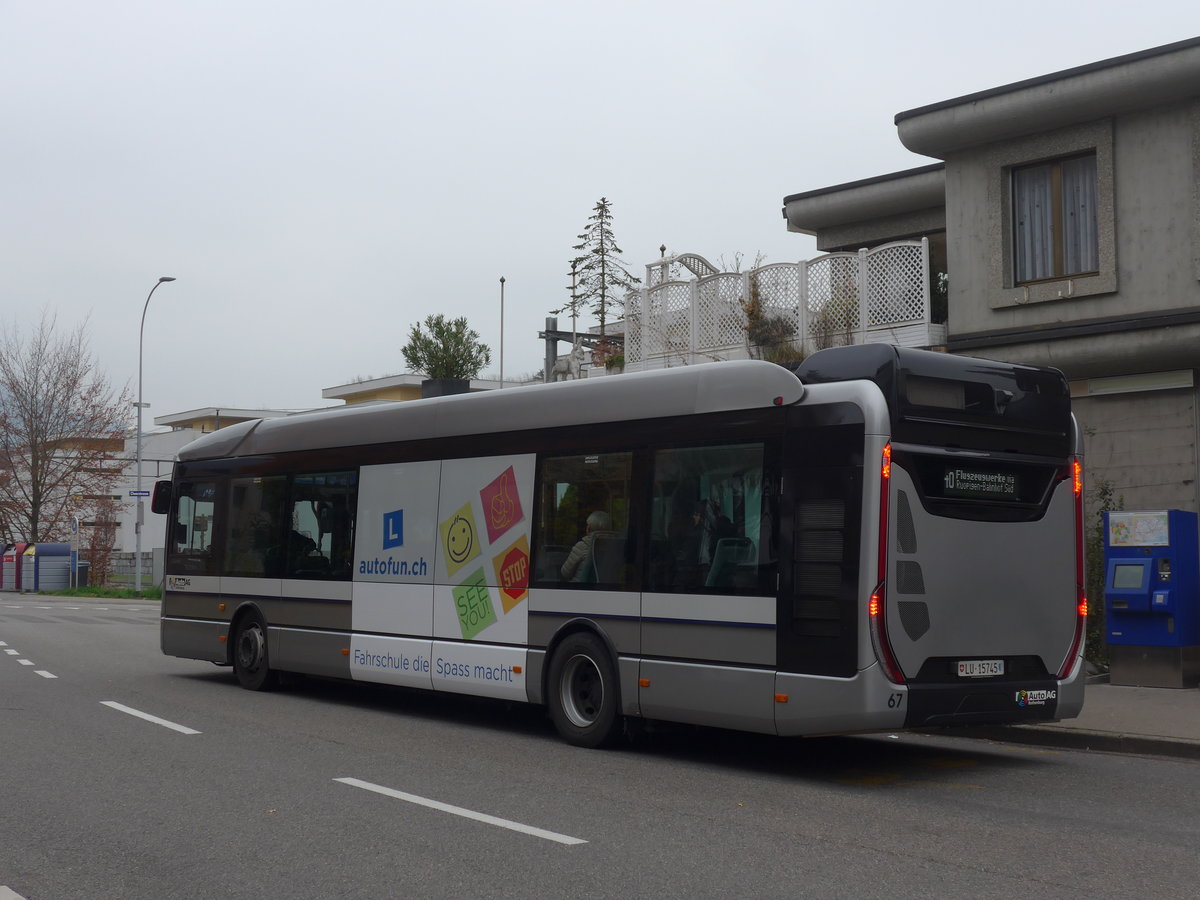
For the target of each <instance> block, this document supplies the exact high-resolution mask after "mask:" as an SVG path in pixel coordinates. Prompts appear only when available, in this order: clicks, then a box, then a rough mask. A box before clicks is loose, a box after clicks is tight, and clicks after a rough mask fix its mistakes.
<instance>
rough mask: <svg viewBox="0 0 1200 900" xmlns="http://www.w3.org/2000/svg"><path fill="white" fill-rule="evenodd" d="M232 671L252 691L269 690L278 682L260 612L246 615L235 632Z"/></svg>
mask: <svg viewBox="0 0 1200 900" xmlns="http://www.w3.org/2000/svg"><path fill="white" fill-rule="evenodd" d="M233 671H234V673H235V674H236V675H237V680H238V684H240V685H241V686H242V687H244V688H246V689H247V690H251V691H269V690H271V689H272V688H274V687H275V686H276V685H277V684H279V673H278V672H275V671H272V669H271V667H270V665H268V656H267V625H266V622H264V621H263V619H262V616H261V615H259V614H258V613H250V614H249V615H246V616H243V617H242V618H241V619H240V620H239V621H238V624H237V629H236V630H235V632H234V636H233Z"/></svg>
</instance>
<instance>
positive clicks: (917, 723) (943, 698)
mask: <svg viewBox="0 0 1200 900" xmlns="http://www.w3.org/2000/svg"><path fill="white" fill-rule="evenodd" d="M1084 682H1085V676H1084V667H1083V665H1082V664H1077V665H1076V666H1075V667H1074V670H1073V672H1072V674H1071V676H1070V677H1068V678H1066V679H1064V680H1061V681H1060V680H1058V679H1055V678H1048V679H1036V680H1028V679H1022V680H1020V681H985V680H979V681H970V682H952V683H938V684H911V685H909V689H908V713H907V715H906V716H905V719H904V727H905V728H926V727H931V726H953V725H1006V724H1007V725H1020V724H1025V723H1034V722H1048V721H1057V720H1060V719H1070V718H1074V717H1075V716H1077V715H1079V712H1080V710H1081V709H1082V708H1083V687H1084Z"/></svg>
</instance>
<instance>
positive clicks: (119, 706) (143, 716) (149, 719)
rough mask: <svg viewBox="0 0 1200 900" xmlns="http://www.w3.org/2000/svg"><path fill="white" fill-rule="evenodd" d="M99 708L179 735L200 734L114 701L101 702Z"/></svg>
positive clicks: (193, 729)
mask: <svg viewBox="0 0 1200 900" xmlns="http://www.w3.org/2000/svg"><path fill="white" fill-rule="evenodd" d="M100 705H101V706H107V707H108V708H109V709H115V710H117V712H123V713H125V714H127V715H130V716H136V717H137V718H139V719H145V720H146V721H147V722H153V723H154V724H155V725H161V726H162V727H163V728H170V729H171V730H172V731H178V732H179V733H180V734H200V733H201V732H199V731H197V730H196V729H195V728H188V727H187V726H186V725H178V724H176V723H175V722H170V721H168V720H166V719H160V718H159V717H158V716H152V715H150V713H144V712H142V711H141V710H138V709H134V708H133V707H131V706H125V705H124V704H122V703H118V702H117V701H115V700H101V701H100Z"/></svg>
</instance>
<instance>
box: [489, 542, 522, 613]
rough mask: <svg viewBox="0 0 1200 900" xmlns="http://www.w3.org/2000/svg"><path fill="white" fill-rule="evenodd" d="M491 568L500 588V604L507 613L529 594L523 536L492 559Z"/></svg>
mask: <svg viewBox="0 0 1200 900" xmlns="http://www.w3.org/2000/svg"><path fill="white" fill-rule="evenodd" d="M492 566H493V567H494V568H495V569H496V584H498V585H499V586H500V603H501V605H502V606H503V607H504V612H505V613H507V612H509V610H511V609H512V608H513V607H514V606H516V605H517V604H518V603H520V602H521V601H522V600H524V599H525V598H526V596H528V594H529V541H528V539H527V538H526V537H525V535H521V537H520V538H519V539H518V540H517V542H516V543H515V544H513V545H512V546H511V547H509V548H508V549H507V550H505V551H504V552H503V553H501V554H500V555H499V556H497V557H494V558H493V559H492Z"/></svg>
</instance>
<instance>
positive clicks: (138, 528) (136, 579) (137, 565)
mask: <svg viewBox="0 0 1200 900" xmlns="http://www.w3.org/2000/svg"><path fill="white" fill-rule="evenodd" d="M174 280H175V279H174V278H172V277H171V276H170V275H164V276H162V277H161V278H160V279H158V281H157V282H155V284H154V287H152V288H150V293H149V294H147V295H146V303H145V305H143V306H142V325H141V328H139V329H138V398H137V404H136V405H137V435H136V437H135V439H134V440H135V443H136V445H137V518H136V519H135V520H134V523H133V534H134V539H133V543H134V553H133V592H134V593H135V594H137V595H138V596H139V597H140V596H142V522H143V521H144V520H145V518H146V507H145V502H144V501H143V499H142V410H143V409H144V408H145V406H146V404H145V403H143V402H142V337H143V335H144V334H145V333H146V310H147V309H149V308H150V298H151V297H153V296H154V292H155V291H157V290H158V286H159V285H160V284H162V283H163V282H164V281H174Z"/></svg>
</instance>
